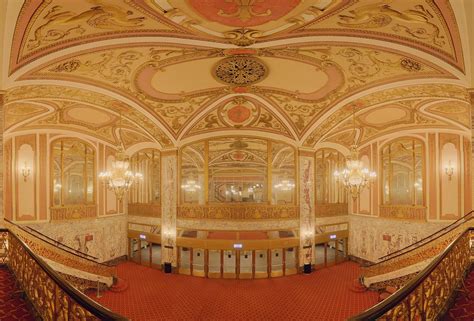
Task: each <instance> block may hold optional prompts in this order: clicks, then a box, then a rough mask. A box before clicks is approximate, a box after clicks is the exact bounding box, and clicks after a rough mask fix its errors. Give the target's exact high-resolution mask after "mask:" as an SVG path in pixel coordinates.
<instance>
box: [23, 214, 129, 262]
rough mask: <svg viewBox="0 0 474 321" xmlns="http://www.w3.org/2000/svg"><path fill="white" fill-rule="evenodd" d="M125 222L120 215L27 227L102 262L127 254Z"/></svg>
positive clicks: (124, 218)
mask: <svg viewBox="0 0 474 321" xmlns="http://www.w3.org/2000/svg"><path fill="white" fill-rule="evenodd" d="M126 222H127V219H126V216H123V215H122V216H115V217H107V218H100V219H92V218H91V219H85V220H72V221H71V220H69V221H68V220H65V221H56V222H54V224H50V223H41V224H31V225H29V226H31V227H32V228H34V229H36V230H38V231H40V232H41V233H43V234H45V235H47V236H49V237H51V238H53V239H55V240H58V241H59V242H61V243H64V244H66V245H68V246H70V247H72V248H74V249H77V250H79V251H81V252H85V253H87V254H89V255H92V256H95V257H98V258H99V261H100V262H103V261H108V260H111V259H114V258H117V257H120V256H122V255H126V254H127V238H126V229H127V226H126V225H127V224H126Z"/></svg>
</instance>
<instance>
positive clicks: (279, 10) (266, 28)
mask: <svg viewBox="0 0 474 321" xmlns="http://www.w3.org/2000/svg"><path fill="white" fill-rule="evenodd" d="M351 2H352V0H329V1H320V0H305V1H301V0H279V1H274V0H259V1H250V2H249V1H248V0H211V1H201V0H187V1H182V0H168V1H154V0H133V3H134V4H135V5H136V6H137V7H140V8H142V9H145V10H147V11H148V12H150V13H151V14H155V15H156V16H164V17H166V18H167V19H169V20H171V21H174V22H176V23H178V24H179V25H180V26H181V27H183V28H186V29H187V30H189V32H191V33H194V34H198V35H199V36H200V37H204V38H209V37H212V38H214V39H216V40H220V41H226V42H230V43H232V44H235V45H238V46H248V45H251V44H253V43H255V42H257V41H266V40H269V39H271V38H273V37H275V36H278V35H285V34H288V33H289V32H291V31H293V30H295V29H297V28H300V27H301V26H302V25H304V24H307V23H308V22H312V21H316V20H318V19H321V18H322V17H325V16H329V15H332V14H333V13H334V12H336V11H337V10H340V9H341V8H344V7H347V6H349V5H350V3H351Z"/></svg>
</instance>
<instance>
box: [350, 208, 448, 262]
mask: <svg viewBox="0 0 474 321" xmlns="http://www.w3.org/2000/svg"><path fill="white" fill-rule="evenodd" d="M447 224H449V223H448V222H413V221H407V220H390V219H383V218H377V217H368V216H362V215H350V217H349V226H350V228H349V255H353V256H356V257H359V258H362V259H365V260H368V261H372V262H375V261H377V260H378V258H379V257H381V256H384V255H387V254H389V253H391V252H394V251H396V250H398V249H400V248H402V247H405V246H407V245H410V244H412V243H414V242H416V241H418V240H420V239H422V238H423V237H425V236H428V235H429V234H431V233H433V232H435V231H437V230H439V229H441V228H442V227H444V226H446V225H447Z"/></svg>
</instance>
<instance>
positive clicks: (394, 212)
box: [379, 205, 426, 221]
mask: <svg viewBox="0 0 474 321" xmlns="http://www.w3.org/2000/svg"><path fill="white" fill-rule="evenodd" d="M379 215H380V217H383V218H395V219H404V220H418V221H425V220H426V207H424V206H400V205H398V206H397V205H380V214H379Z"/></svg>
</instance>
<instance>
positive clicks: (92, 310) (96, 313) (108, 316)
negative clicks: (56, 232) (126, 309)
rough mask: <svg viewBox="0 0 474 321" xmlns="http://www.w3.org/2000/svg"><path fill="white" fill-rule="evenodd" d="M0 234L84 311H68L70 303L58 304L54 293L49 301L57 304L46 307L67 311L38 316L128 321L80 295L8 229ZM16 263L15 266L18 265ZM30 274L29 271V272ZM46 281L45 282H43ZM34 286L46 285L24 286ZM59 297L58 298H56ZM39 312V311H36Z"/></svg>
mask: <svg viewBox="0 0 474 321" xmlns="http://www.w3.org/2000/svg"><path fill="white" fill-rule="evenodd" d="M0 232H7V233H8V236H9V237H10V238H13V239H14V240H15V241H16V242H18V244H19V245H20V246H21V247H22V248H23V250H25V252H26V254H27V255H28V256H29V257H30V258H31V259H32V260H34V261H35V263H36V264H37V265H38V266H39V267H40V268H41V270H43V271H44V272H45V273H46V275H47V277H48V278H49V279H50V280H52V281H53V282H54V283H55V284H56V285H57V286H58V287H59V288H60V289H61V290H62V291H64V293H65V294H66V295H67V296H68V297H69V298H70V299H72V300H74V301H75V302H76V303H77V304H78V305H79V306H80V307H82V309H83V310H84V311H78V310H76V309H77V307H76V309H73V311H69V310H68V309H72V308H73V307H71V306H70V302H69V304H64V302H61V303H59V301H60V300H61V298H60V295H61V293H58V292H56V291H55V292H54V297H53V298H50V300H55V301H57V302H54V303H52V302H49V303H50V305H48V306H53V307H54V308H58V309H61V308H63V309H66V310H67V311H48V312H49V314H48V315H41V314H40V316H41V317H42V318H43V319H45V320H49V319H51V320H56V318H58V317H59V316H60V315H64V313H66V315H67V316H68V317H71V319H74V317H81V316H83V317H85V318H87V320H111V321H126V320H128V319H127V318H125V317H123V316H121V315H119V314H116V313H114V312H112V311H110V310H109V309H107V308H105V307H103V306H102V305H100V304H98V303H97V302H95V301H93V300H92V299H90V298H89V297H87V296H86V295H84V294H83V293H81V292H80V291H79V290H77V289H76V288H74V287H73V286H72V285H70V284H69V283H68V282H66V281H65V280H64V279H63V278H62V277H61V276H60V275H59V274H58V273H57V272H56V271H54V270H53V269H52V268H51V267H50V266H49V265H48V264H47V263H45V262H44V261H43V259H41V258H40V257H39V256H38V255H36V254H35V253H34V252H33V251H32V250H31V249H30V248H29V246H28V245H27V244H26V243H25V242H23V240H22V239H21V238H19V237H18V236H17V235H16V234H15V233H13V232H11V231H10V230H9V229H6V228H1V229H0ZM11 241H12V240H11V239H10V240H9V243H10V244H9V248H11V247H13V244H14V242H11ZM8 254H9V255H8V256H9V259H8V261H7V264H8V265H9V266H10V268H11V269H12V271H13V273H14V274H15V273H16V274H15V277H16V279H17V280H18V281H19V283H20V286H22V287H24V286H25V285H24V284H21V280H19V279H18V275H17V274H18V273H20V272H19V271H16V270H15V263H14V261H13V260H12V258H11V256H10V253H8ZM15 255H19V253H18V251H16V252H15ZM18 263H21V264H20V265H21V266H24V264H27V262H25V261H21V262H18ZM18 263H17V264H18ZM30 273H31V271H30ZM44 281H46V280H44ZM28 285H30V286H34V287H40V286H46V284H36V283H32V284H27V285H26V286H28ZM48 287H51V283H49V285H48ZM24 290H25V293H26V294H27V295H28V291H27V289H24ZM57 296H59V297H57ZM29 300H30V301H31V302H32V303H33V305H34V302H33V301H32V299H31V298H29ZM38 312H39V311H38ZM86 312H87V313H88V314H90V315H91V316H93V317H95V318H93V319H91V318H89V317H87V315H84V314H83V313H86Z"/></svg>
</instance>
